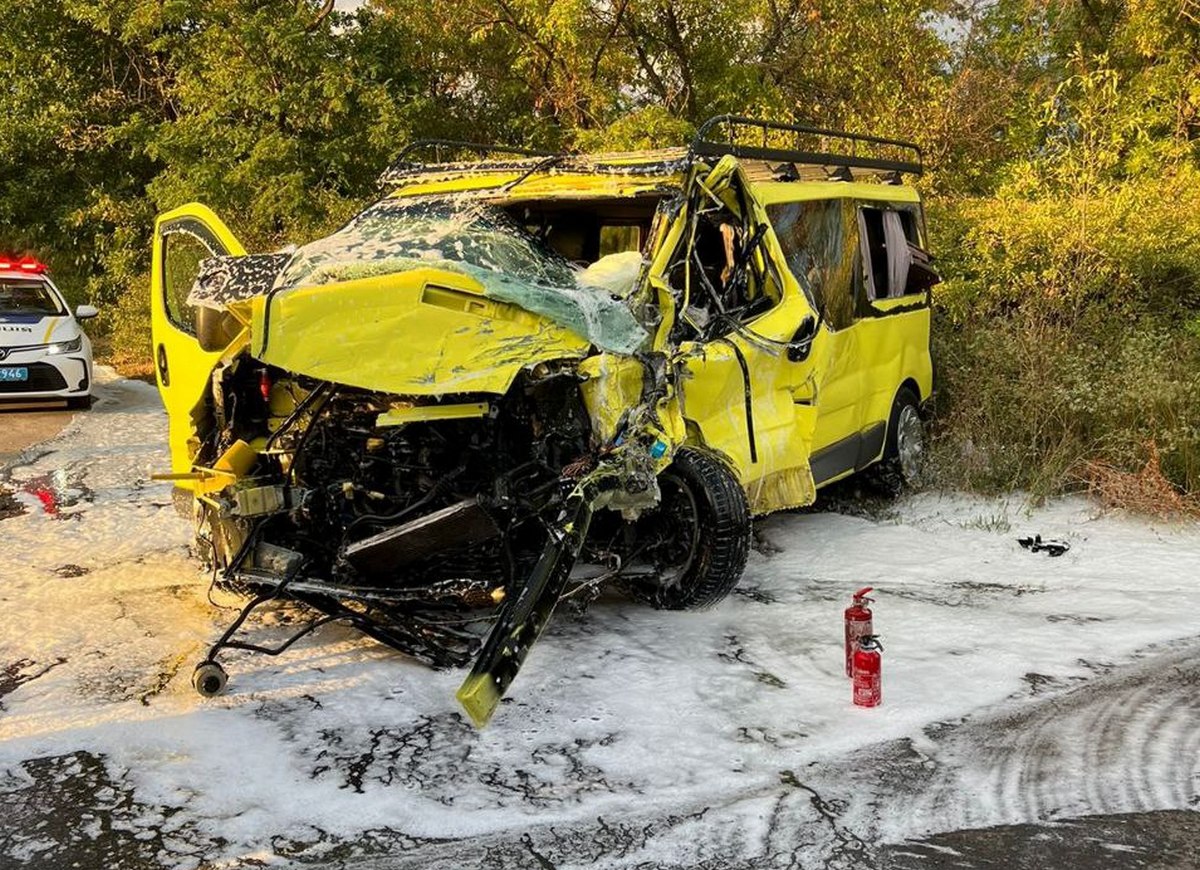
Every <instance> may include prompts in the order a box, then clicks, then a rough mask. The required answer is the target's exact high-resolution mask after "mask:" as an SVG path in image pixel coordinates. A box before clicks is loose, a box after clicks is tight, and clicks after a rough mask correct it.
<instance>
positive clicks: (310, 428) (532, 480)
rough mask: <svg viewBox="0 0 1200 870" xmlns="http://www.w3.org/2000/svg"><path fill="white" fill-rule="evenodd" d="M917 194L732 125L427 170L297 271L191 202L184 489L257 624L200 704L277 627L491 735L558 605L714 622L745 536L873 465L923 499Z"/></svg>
mask: <svg viewBox="0 0 1200 870" xmlns="http://www.w3.org/2000/svg"><path fill="white" fill-rule="evenodd" d="M465 154H472V155H475V156H474V157H473V159H461V158H462V156H463V155H465ZM424 155H432V159H430V158H429V157H428V156H424ZM446 156H450V157H453V158H455V159H451V160H445V159H442V158H443V157H446ZM920 171H921V164H920V152H919V151H918V150H917V149H916V148H915V146H913V145H911V144H908V143H903V142H897V141H893V140H886V139H880V138H876V137H868V136H857V135H851V134H846V133H839V132H835V131H829V130H821V129H816V128H811V127H803V126H799V125H792V124H783V123H776V122H770V121H761V120H755V119H747V118H740V117H735V116H721V117H718V118H714V119H712V120H711V121H709V122H708V123H706V124H704V125H703V126H702V127H701V129H700V131H699V133H698V135H697V136H696V138H695V140H694V141H693V142H692V143H691V144H690V146H689V147H686V148H679V149H670V150H661V151H654V152H639V153H625V154H600V155H578V154H544V153H537V152H530V151H525V150H522V149H502V148H496V147H493V146H479V145H472V144H469V143H451V142H440V141H425V142H419V143H414V144H413V145H412V146H410V147H409V148H407V149H405V151H404V152H403V153H402V155H401V156H400V157H399V158H398V159H397V161H396V162H395V163H394V164H393V165H392V166H391V167H390V168H389V169H388V171H387V172H386V173H385V174H384V176H383V178H382V183H383V184H384V186H385V187H386V190H387V193H386V195H385V196H384V197H383V198H382V199H380V200H379V201H377V202H375V203H374V204H372V205H370V206H369V207H367V208H366V209H365V210H363V211H362V212H361V213H360V214H359V215H357V216H356V217H355V218H354V219H352V220H351V221H350V222H349V223H348V224H347V225H346V226H345V227H343V228H342V229H340V230H338V231H337V232H335V233H333V234H332V235H330V236H328V237H326V238H323V239H319V240H317V241H314V242H311V243H309V244H306V245H303V246H301V247H299V248H295V249H292V250H288V251H284V252H278V253H269V254H255V255H247V254H246V252H245V251H244V250H243V249H242V247H241V246H240V245H239V244H238V242H237V240H236V239H235V238H234V237H233V235H232V234H231V233H230V232H229V230H228V229H227V228H226V227H225V226H224V225H223V224H222V223H221V221H220V220H219V219H218V218H217V217H216V216H215V215H213V214H212V213H211V212H210V211H209V210H208V209H206V208H204V207H203V206H200V205H188V206H184V207H183V208H180V209H176V210H175V211H172V212H170V213H168V214H165V215H163V216H162V217H160V218H159V220H158V223H157V227H156V234H155V239H154V260H153V271H152V278H151V283H152V287H151V305H152V313H153V329H154V354H155V360H156V367H157V371H158V383H159V388H160V390H161V393H162V397H163V401H164V403H165V405H166V408H167V411H168V416H169V426H170V436H169V437H170V448H171V461H172V466H173V467H172V470H171V473H170V474H169V475H164V476H165V477H169V478H170V479H173V480H174V481H176V484H177V486H179V487H181V488H183V489H185V490H188V491H189V492H190V496H191V499H192V503H193V505H194V516H195V519H196V523H197V538H198V541H199V542H200V551H201V553H202V554H204V558H205V559H206V560H207V561H208V562H209V563H211V565H212V566H213V568H214V570H216V571H218V572H219V575H220V577H221V578H222V581H223V582H225V583H227V584H229V585H231V586H233V587H235V588H238V589H241V590H243V591H246V592H248V593H250V594H252V596H253V597H252V599H251V601H250V603H249V604H248V605H247V608H246V610H245V611H244V612H243V614H242V617H241V618H239V619H238V620H237V621H235V623H234V624H233V625H232V626H231V627H230V630H229V631H228V632H226V634H225V635H224V636H223V637H222V638H221V639H220V640H219V641H218V642H217V643H216V644H215V645H214V647H213V649H212V650H211V652H210V654H209V656H208V657H207V658H206V660H205V661H204V662H202V663H201V664H200V665H199V666H198V667H197V669H196V673H195V676H194V684H195V686H196V688H197V689H198V690H199V691H200V692H201V693H202V694H214V693H216V692H219V691H221V690H222V689H223V688H224V685H225V681H226V676H225V672H224V671H223V670H222V669H221V666H220V665H219V664H217V662H216V661H215V657H216V655H217V653H218V652H219V651H220V650H221V649H222V648H226V647H235V648H238V647H241V648H245V644H244V642H240V641H236V640H234V639H233V638H234V636H235V633H236V631H237V629H238V628H239V627H240V626H241V624H242V622H243V621H244V619H245V617H246V616H247V615H248V614H249V612H250V611H251V610H253V608H254V607H257V606H258V605H259V604H261V603H262V602H264V601H268V600H272V599H278V598H286V599H290V600H293V601H296V602H299V603H301V604H302V605H304V606H306V607H308V608H311V609H312V610H313V611H314V612H315V614H316V615H315V617H314V623H313V625H314V626H315V625H318V624H321V623H323V622H327V621H331V620H341V621H345V622H348V623H350V624H352V625H355V626H357V627H358V628H360V629H361V630H362V631H363V632H364V633H366V634H367V635H369V636H371V637H372V638H375V639H376V640H379V641H380V642H382V643H385V644H388V645H390V646H392V647H394V648H396V649H398V650H400V651H402V652H404V653H406V654H408V655H411V656H414V657H416V658H418V659H421V660H423V661H426V662H428V663H430V664H432V665H434V666H464V665H466V664H468V663H470V662H472V660H473V661H474V665H473V668H472V670H471V672H470V675H469V676H468V677H467V679H466V680H465V682H464V683H463V686H462V688H461V689H460V691H459V698H460V700H461V701H462V703H463V705H464V707H465V708H466V710H467V712H468V713H469V714H470V715H471V717H472V718H473V720H474V721H475V722H476V723H477V724H479V725H482V724H484V723H485V722H486V721H487V720H488V718H489V717H490V716H491V714H492V712H493V710H494V709H495V706H496V704H497V703H498V701H499V698H500V697H501V696H502V695H503V694H504V692H505V691H506V690H507V688H508V685H509V683H510V682H511V681H512V679H513V677H514V676H515V674H516V672H517V670H518V669H519V667H520V665H521V663H522V661H523V660H524V658H525V654H526V653H527V651H528V649H529V647H530V645H531V644H532V643H533V641H535V640H536V639H537V637H538V635H539V634H540V632H541V630H542V628H543V627H544V626H545V624H546V622H547V620H548V619H549V618H550V615H551V613H552V611H553V609H554V607H555V606H556V604H557V603H558V602H559V601H560V600H562V599H563V598H564V597H567V596H571V597H574V598H576V599H586V598H587V597H588V596H592V595H595V594H596V591H597V590H598V589H599V588H600V587H601V586H602V585H604V584H615V585H618V586H620V587H622V588H624V589H626V590H627V591H628V592H629V593H631V594H632V595H634V596H636V597H638V598H641V599H643V600H645V601H647V602H649V603H651V604H652V605H654V606H656V607H662V608H671V609H686V608H696V607H705V606H709V605H712V604H714V603H715V602H717V601H719V600H720V599H721V598H722V597H724V596H725V595H727V594H728V593H729V592H730V590H731V589H732V588H733V587H734V586H735V584H736V583H737V582H738V579H739V577H740V576H741V573H742V571H743V569H744V566H745V562H746V556H747V551H748V548H749V542H750V521H751V517H752V516H756V515H761V514H767V513H770V512H772V511H777V510H782V509H785V508H791V507H797V506H801V505H806V504H809V503H811V502H812V501H813V500H814V498H815V497H816V492H817V490H818V488H820V487H821V486H824V485H825V484H828V483H830V482H832V481H835V480H838V479H840V478H842V477H845V476H847V475H850V474H853V473H854V472H858V471H862V470H864V469H867V468H869V467H871V466H876V467H877V469H876V470H877V473H878V474H879V475H880V476H881V477H883V478H884V479H886V480H887V481H889V482H890V483H892V484H898V483H900V482H903V481H905V480H909V479H911V478H912V477H913V476H914V475H915V474H916V473H917V470H918V468H919V463H920V457H921V452H922V446H923V436H922V415H921V408H922V405H923V404H924V403H925V402H926V401H928V399H929V398H930V396H931V394H932V391H933V372H932V365H931V361H930V352H929V330H930V305H929V294H930V288H931V286H932V285H933V284H934V283H935V282H936V280H937V278H936V275H935V274H934V272H933V271H932V269H931V267H930V258H929V256H928V254H927V253H926V249H927V244H926V239H925V223H924V220H923V217H922V211H921V204H920V200H919V197H918V195H917V192H916V190H915V189H914V188H913V187H912V186H910V185H909V184H907V183H905V176H910V175H913V174H917V173H919V172H920ZM481 626H487V627H489V630H488V631H487V632H486V634H482V633H481V632H480V631H479V630H478V628H479V627H481Z"/></svg>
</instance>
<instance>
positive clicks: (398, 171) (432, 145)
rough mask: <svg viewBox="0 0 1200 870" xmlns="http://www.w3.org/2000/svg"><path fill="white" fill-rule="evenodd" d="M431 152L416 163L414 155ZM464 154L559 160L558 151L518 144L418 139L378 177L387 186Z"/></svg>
mask: <svg viewBox="0 0 1200 870" xmlns="http://www.w3.org/2000/svg"><path fill="white" fill-rule="evenodd" d="M425 151H428V152H430V154H431V156H432V157H433V159H432V160H428V161H426V160H417V159H415V155H419V154H421V153H422V152H425ZM463 151H470V152H474V153H475V154H478V155H479V156H480V157H487V156H488V155H489V154H507V155H512V156H514V157H557V156H559V153H560V152H558V151H539V150H537V149H534V148H518V147H516V146H515V145H495V144H491V143H487V142H466V141H462V140H459V139H417V140H415V141H413V142H409V143H408V144H407V145H405V146H404V148H402V149H401V150H400V153H399V154H397V155H396V156H395V157H394V158H393V159H392V162H391V163H389V164H388V167H387V169H385V170H383V173H382V174H381V175H380V176H379V182H380V183H381V184H387V183H389V182H390V181H392V180H393V179H395V178H398V177H400V176H403V175H405V174H407V173H410V172H412V170H414V169H420V168H421V167H422V166H428V165H431V164H432V165H436V164H444V163H451V162H454V161H452V160H447V159H444V156H450V157H453V156H455V155H456V154H458V153H461V152H463Z"/></svg>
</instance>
